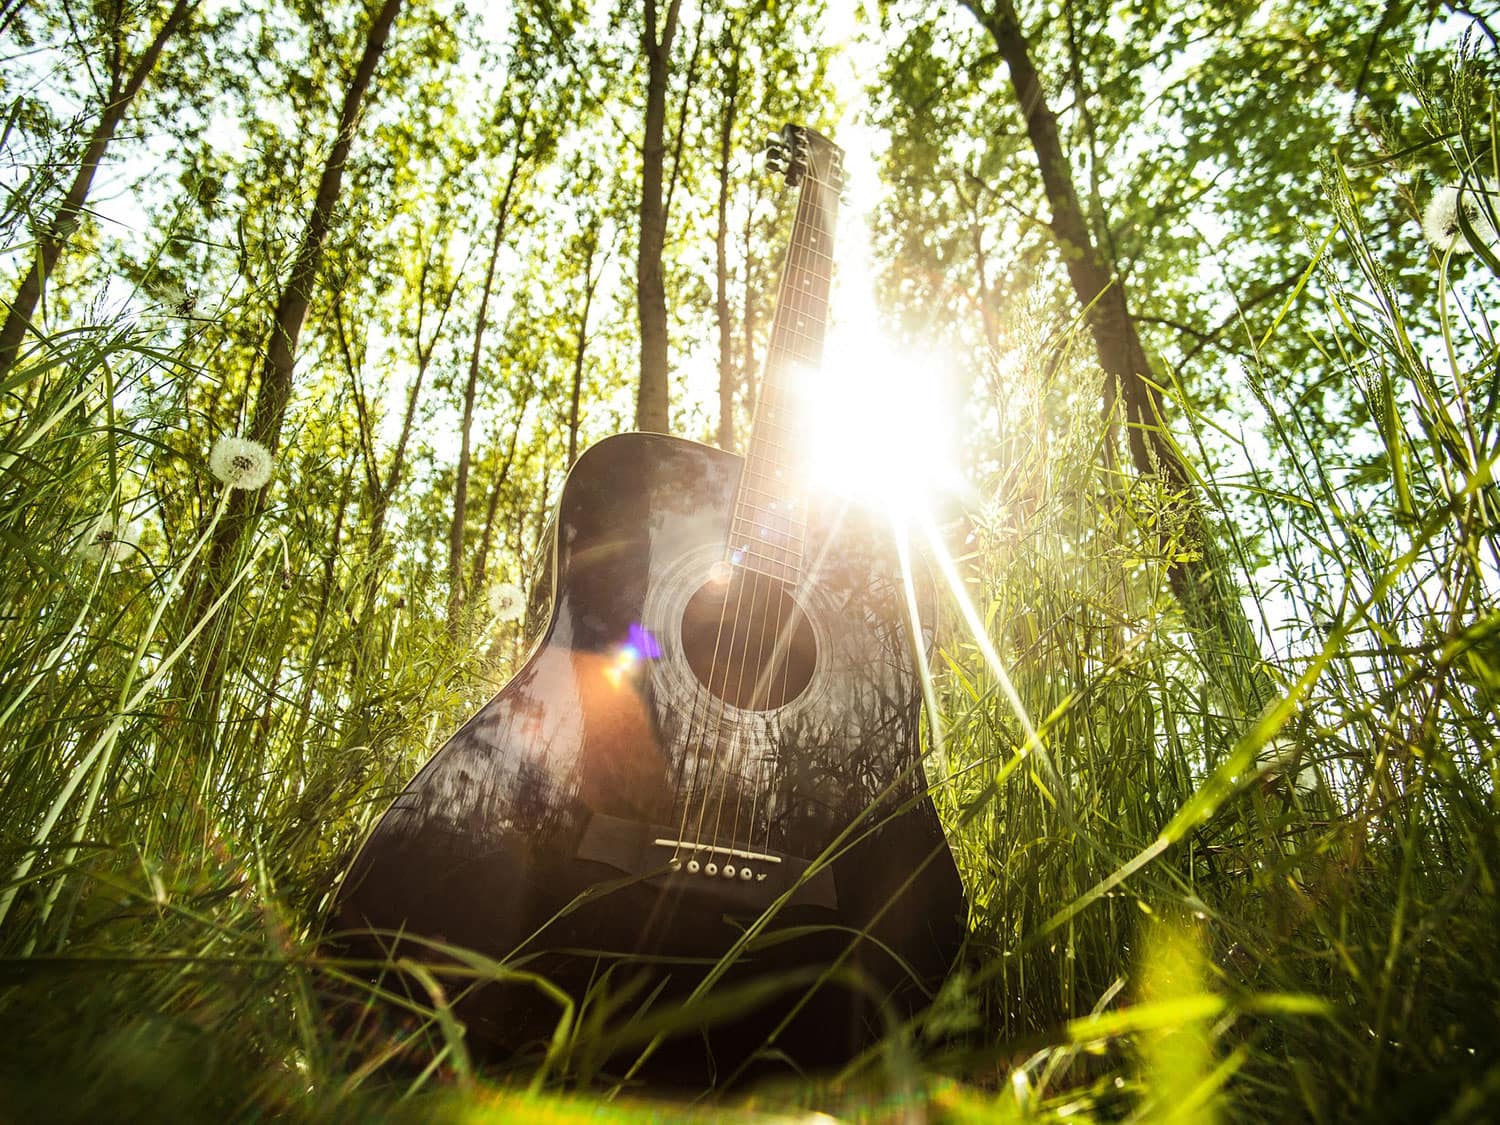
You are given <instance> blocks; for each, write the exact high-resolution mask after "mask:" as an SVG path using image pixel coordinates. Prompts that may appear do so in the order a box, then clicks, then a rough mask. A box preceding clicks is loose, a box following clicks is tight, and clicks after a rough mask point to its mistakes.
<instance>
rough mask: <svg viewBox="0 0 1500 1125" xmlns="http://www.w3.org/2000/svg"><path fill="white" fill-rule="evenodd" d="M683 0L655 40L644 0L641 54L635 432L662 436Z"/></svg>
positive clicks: (651, 11) (652, 16)
mask: <svg viewBox="0 0 1500 1125" xmlns="http://www.w3.org/2000/svg"><path fill="white" fill-rule="evenodd" d="M680 5H681V0H668V3H667V11H666V20H665V23H664V26H663V27H662V30H661V37H660V39H658V38H657V27H656V24H657V20H656V17H657V11H656V7H657V0H646V5H645V28H644V32H643V34H642V36H641V50H642V51H643V52H644V54H645V56H646V123H645V124H646V128H645V139H644V143H643V145H642V148H641V207H640V243H639V248H638V253H637V256H636V282H635V284H636V303H637V308H638V310H639V316H640V324H641V381H640V387H639V390H638V392H637V395H636V404H635V425H636V429H638V430H650V431H653V432H656V433H665V432H666V431H667V428H668V417H667V405H668V398H667V292H666V282H665V280H664V277H663V273H662V261H661V256H662V248H663V246H664V245H665V244H666V233H667V218H666V211H665V208H664V206H663V201H662V165H663V162H664V159H665V156H666V118H667V81H668V78H669V77H670V74H671V61H672V39H673V37H674V35H675V34H676V31H677V12H678V8H679V7H680Z"/></svg>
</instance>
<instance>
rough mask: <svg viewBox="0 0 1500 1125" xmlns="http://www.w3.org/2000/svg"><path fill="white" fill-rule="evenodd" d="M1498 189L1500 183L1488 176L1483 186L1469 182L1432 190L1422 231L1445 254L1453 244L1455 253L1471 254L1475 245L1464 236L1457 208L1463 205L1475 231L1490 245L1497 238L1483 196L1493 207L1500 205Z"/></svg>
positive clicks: (1499, 189) (1470, 224)
mask: <svg viewBox="0 0 1500 1125" xmlns="http://www.w3.org/2000/svg"><path fill="white" fill-rule="evenodd" d="M1497 192H1500V185H1497V184H1496V182H1495V181H1494V180H1492V179H1488V178H1487V179H1485V181H1484V184H1483V186H1482V187H1474V186H1472V185H1470V186H1467V187H1462V188H1461V187H1459V186H1457V185H1455V184H1444V185H1443V186H1442V187H1440V188H1438V189H1437V191H1435V192H1433V193H1432V198H1431V199H1429V200H1428V201H1427V209H1426V210H1425V211H1423V212H1422V233H1423V234H1424V235H1425V236H1426V237H1427V241H1428V242H1430V243H1432V245H1433V246H1434V247H1436V248H1437V249H1438V250H1439V251H1441V252H1443V253H1447V251H1448V250H1449V248H1450V247H1451V248H1452V250H1453V253H1455V254H1467V253H1469V251H1471V250H1473V249H1474V247H1473V246H1471V245H1470V244H1469V240H1468V239H1467V238H1465V237H1464V232H1463V228H1462V227H1461V226H1459V223H1458V209H1459V207H1460V206H1462V207H1463V211H1464V218H1465V219H1466V220H1467V221H1468V224H1469V226H1470V227H1472V228H1473V230H1474V233H1475V234H1476V235H1478V236H1479V238H1480V240H1481V241H1482V242H1483V243H1484V244H1485V245H1486V246H1488V245H1490V244H1491V243H1493V242H1494V241H1495V227H1494V224H1493V223H1491V222H1490V215H1489V211H1490V208H1487V207H1485V205H1484V202H1483V201H1482V200H1481V195H1484V196H1487V197H1488V198H1489V201H1490V205H1491V207H1494V206H1500V196H1497Z"/></svg>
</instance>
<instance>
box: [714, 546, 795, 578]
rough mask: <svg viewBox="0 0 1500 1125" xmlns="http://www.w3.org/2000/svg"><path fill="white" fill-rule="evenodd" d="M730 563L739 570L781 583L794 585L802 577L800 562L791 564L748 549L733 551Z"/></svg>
mask: <svg viewBox="0 0 1500 1125" xmlns="http://www.w3.org/2000/svg"><path fill="white" fill-rule="evenodd" d="M730 561H731V562H732V563H734V565H735V566H737V567H739V568H740V569H741V570H753V571H755V572H756V573H757V574H764V575H766V576H767V577H768V578H779V579H781V580H782V581H783V582H793V583H794V582H797V581H799V580H800V579H801V577H802V565H801V563H800V562H797V563H792V562H787V561H785V560H783V559H773V558H771V557H770V556H769V555H765V554H762V553H761V552H759V551H755V550H751V549H749V548H740V549H739V550H737V551H735V552H734V556H733V557H732V558H731V560H730Z"/></svg>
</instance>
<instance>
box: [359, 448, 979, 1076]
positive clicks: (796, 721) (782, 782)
mask: <svg viewBox="0 0 1500 1125" xmlns="http://www.w3.org/2000/svg"><path fill="white" fill-rule="evenodd" d="M742 465H743V462H742V460H741V459H740V458H739V457H736V456H734V455H732V454H728V453H724V452H721V451H719V450H715V449H711V448H709V447H707V446H703V445H699V444H697V443H693V442H688V441H684V440H681V439H677V438H672V437H667V436H664V435H654V434H622V435H618V436H616V437H613V438H608V439H606V440H604V441H602V442H600V443H599V444H598V445H595V446H594V447H592V448H591V449H590V450H588V451H587V452H586V453H585V454H584V455H583V456H582V457H581V458H580V459H579V460H578V462H577V463H576V464H575V466H574V467H573V470H572V471H571V473H570V474H569V477H568V480H567V483H566V484H565V486H564V489H563V492H562V496H561V498H560V501H559V509H558V518H557V521H556V528H557V530H556V541H555V548H554V549H555V564H554V584H553V591H552V594H553V596H552V598H551V606H550V612H549V614H548V618H547V622H546V625H545V627H544V629H543V630H542V632H541V636H540V639H539V641H538V642H537V643H536V645H535V647H534V648H533V650H532V652H531V654H530V656H529V658H528V659H527V660H526V662H525V663H524V665H523V666H522V667H521V668H520V670H519V671H517V672H516V674H515V675H514V677H513V678H512V679H511V680H510V682H509V683H508V684H507V685H506V686H505V687H504V688H503V689H502V690H501V691H500V692H499V693H498V694H497V695H496V696H494V698H492V699H491V700H490V701H489V702H488V703H487V704H486V705H485V706H484V707H483V708H482V709H481V710H480V711H479V712H478V713H477V714H475V715H474V717H473V718H472V719H470V720H469V721H468V722H467V723H466V724H464V726H463V727H462V728H461V729H460V730H459V731H458V732H457V733H455V734H454V735H453V736H452V737H451V738H450V739H449V740H448V742H447V743H446V744H445V745H444V746H443V747H442V749H440V750H439V751H438V753H437V754H436V755H435V756H434V757H433V758H432V759H431V760H430V761H429V762H428V764H427V765H426V766H425V767H424V768H423V769H422V770H421V771H420V772H419V773H418V774H417V776H416V777H415V778H414V779H413V780H412V782H411V783H410V784H409V785H408V786H407V787H406V789H405V790H404V791H403V792H402V793H401V794H400V795H399V796H398V797H397V798H396V799H395V801H394V802H393V803H392V805H391V807H390V808H389V810H388V811H387V812H386V813H385V815H384V816H383V817H382V818H381V819H380V821H379V822H378V823H377V824H376V826H375V827H374V829H373V830H372V831H371V833H370V834H369V836H368V837H367V838H366V840H365V842H364V844H363V846H362V847H361V849H360V851H359V853H358V855H357V856H356V858H355V861H354V863H353V865H352V866H351V869H350V871H349V874H348V876H347V878H346V880H345V882H344V884H343V886H342V887H341V889H340V891H339V895H338V898H337V904H336V917H337V923H338V925H339V926H340V927H341V928H342V929H344V930H345V931H349V932H358V931H370V930H375V931H380V932H383V933H385V934H392V933H396V932H402V933H406V934H410V935H415V936H417V937H418V938H426V939H431V940H434V941H438V942H442V943H446V944H450V945H454V946H461V947H467V948H470V949H474V950H476V951H479V952H481V953H483V954H485V955H486V956H488V957H490V958H492V959H495V960H506V961H507V963H508V964H511V965H513V966H516V967H527V968H535V969H538V970H539V971H543V972H546V973H547V974H548V975H549V976H553V977H554V978H555V979H557V980H558V982H559V983H561V984H563V986H564V987H567V988H569V989H570V990H572V991H574V992H575V994H581V993H582V992H583V991H584V989H585V988H586V987H587V982H588V981H589V980H590V979H593V978H594V977H596V975H597V973H598V971H599V968H600V966H601V964H602V965H611V964H613V965H621V964H628V965H629V966H630V971H631V972H640V973H644V974H646V975H647V976H648V977H650V979H651V980H653V981H660V980H668V981H669V983H668V987H667V988H666V989H665V991H664V992H663V994H662V997H663V999H664V1000H667V999H670V998H671V997H674V996H675V997H678V998H680V997H681V996H682V995H683V994H685V992H686V991H687V990H688V989H689V988H691V987H692V985H693V984H694V983H695V982H696V981H697V980H699V979H701V974H702V972H703V966H704V965H706V964H711V963H712V962H713V961H714V960H715V959H717V958H718V957H719V956H720V955H721V954H722V953H723V952H724V951H725V950H726V949H728V948H729V946H730V945H731V944H732V943H733V942H734V940H735V938H736V937H737V936H738V935H739V934H740V933H741V932H742V931H743V928H744V926H746V925H747V924H749V923H751V922H753V920H754V919H755V918H756V917H758V916H759V915H761V914H762V912H763V911H764V910H765V909H766V908H767V907H769V906H771V905H772V904H773V903H775V902H780V904H781V905H780V907H779V909H778V910H777V911H776V913H775V915H774V918H773V919H772V922H771V929H772V930H775V929H777V928H781V929H782V931H783V932H786V931H790V930H791V929H793V928H801V929H799V930H798V932H799V934H800V936H798V937H796V938H795V939H793V940H784V941H779V942H774V943H766V944H763V945H761V946H759V947H756V948H752V949H751V950H749V951H748V952H747V953H745V954H744V956H743V958H742V962H741V963H740V964H737V966H736V968H735V971H734V972H733V973H732V974H731V976H730V979H731V980H733V979H740V980H746V979H756V978H757V977H760V978H764V977H766V976H767V975H770V976H772V977H774V976H775V974H777V973H788V972H789V973H793V974H802V975H803V976H804V977H805V975H806V972H807V970H808V969H809V967H812V968H818V967H824V966H828V965H831V964H833V963H835V962H837V961H840V960H841V959H842V962H843V965H844V967H845V968H846V969H852V970H855V971H857V972H858V973H859V974H862V975H863V977H864V978H865V980H866V981H867V982H869V984H870V985H871V986H872V987H871V988H869V989H867V990H866V991H865V992H863V993H861V992H860V991H858V990H853V991H851V990H850V989H847V988H843V987H839V986H837V985H835V984H825V985H824V986H823V987H822V988H820V989H819V990H818V992H817V993H816V995H815V998H814V1002H813V1003H811V1004H810V1005H808V1006H807V1007H806V1008H805V1009H804V1011H803V1013H802V1015H801V1016H799V1017H798V1019H797V1020H796V1021H794V1023H793V1024H792V1026H791V1027H790V1028H789V1029H788V1030H787V1032H786V1033H785V1034H784V1035H783V1036H782V1037H781V1038H780V1039H779V1040H778V1043H779V1045H781V1046H782V1047H783V1048H784V1049H787V1050H788V1051H789V1053H791V1054H792V1055H793V1057H796V1058H798V1059H799V1061H803V1062H805V1063H808V1064H812V1065H816V1064H817V1063H819V1062H833V1061H837V1060H838V1059H841V1058H844V1057H847V1056H848V1054H850V1053H851V1052H853V1051H854V1050H857V1049H858V1048H859V1047H861V1046H863V1045H864V1044H865V1043H867V1042H868V1041H869V1040H870V1039H871V1037H872V1036H873V1035H875V1034H876V1033H878V1031H879V1028H880V1023H881V1013H880V1008H881V1005H882V1003H883V1002H884V1001H885V1000H887V999H893V1000H894V1001H895V1002H896V1004H897V1006H898V1008H902V1009H905V1008H909V1007H910V1006H911V1005H912V1004H914V1003H918V1002H920V1000H921V997H922V995H923V994H924V992H925V991H926V990H930V989H932V988H934V987H935V986H936V985H937V983H939V982H940V981H941V978H942V976H943V974H944V973H945V972H946V970H947V969H948V967H949V965H950V964H951V962H952V959H953V957H954V956H955V954H956V951H957V948H958V945H959V943H960V942H961V939H962V935H963V932H964V927H965V922H964V916H965V911H966V905H965V901H964V898H963V893H962V888H961V885H960V883H959V879H958V875H957V871H956V869H955V867H954V865H953V860H952V857H951V854H950V853H949V851H948V848H947V844H946V842H945V840H944V837H943V834H942V829H941V826H940V824H939V823H938V820H937V816H936V813H935V811H934V809H933V807H932V804H931V801H930V799H929V798H928V797H927V796H926V792H925V790H926V781H925V778H924V775H923V772H922V768H921V763H920V760H919V754H918V745H919V742H918V738H919V734H918V723H919V709H920V693H919V689H918V684H917V682H916V678H915V675H914V672H913V667H912V658H911V651H912V640H911V637H910V635H909V632H908V630H907V627H906V625H905V618H906V613H905V608H904V606H905V597H904V593H903V587H902V580H901V577H900V574H899V571H898V569H897V568H896V564H895V560H894V554H893V551H892V549H891V547H890V545H889V544H888V543H887V542H886V541H885V540H886V536H884V535H883V534H882V533H881V531H880V530H879V529H877V528H875V527H873V526H872V525H871V524H870V522H869V521H868V520H866V519H864V518H862V517H859V516H857V515H855V514H853V513H847V512H840V511H836V510H826V511H824V510H818V511H816V512H815V513H814V514H813V515H814V518H810V519H809V523H808V538H809V542H808V544H807V558H808V560H809V562H808V575H809V576H808V577H807V579H806V580H804V581H803V582H802V583H801V584H800V585H799V586H798V587H797V589H796V592H795V597H796V600H797V603H798V605H799V606H800V608H801V610H802V611H803V614H804V617H805V625H806V640H807V643H808V644H809V645H810V646H811V647H810V649H809V651H810V652H813V653H815V661H814V663H813V665H812V667H811V671H810V674H809V675H808V678H807V680H806V682H805V684H802V685H801V686H800V688H799V690H797V691H796V693H795V695H794V696H790V697H789V698H787V699H786V700H785V701H780V702H778V703H777V705H775V706H769V707H760V708H755V707H743V708H742V707H740V706H736V705H735V704H734V703H731V702H726V701H725V700H724V699H723V698H716V697H715V694H714V693H713V692H711V691H709V690H708V688H707V687H705V685H704V683H703V682H702V679H701V677H700V676H699V675H697V674H695V671H694V665H693V661H692V659H691V651H690V649H691V646H692V638H691V636H690V635H685V630H684V617H685V615H687V616H688V617H689V619H690V618H691V613H692V611H691V609H690V607H691V606H692V605H694V604H695V603H694V601H693V599H694V596H695V594H698V593H699V592H700V591H702V590H703V589H704V587H705V583H707V582H709V581H711V575H712V573H713V570H714V565H715V562H716V561H717V560H718V559H720V558H722V555H723V551H724V545H725V542H726V536H727V533H728V526H729V520H730V513H731V510H732V507H733V503H734V497H735V491H736V487H737V485H738V482H739V476H740V472H741V469H742ZM721 694H722V693H721ZM741 702H743V701H741ZM673 844H675V845H676V846H671V845H673ZM825 853H828V854H831V856H832V858H831V862H826V861H825V862H819V860H820V857H823V856H824V855H825ZM689 866H691V867H692V868H693V870H689ZM710 868H713V870H712V872H710V870H709V869H710ZM601 885H609V886H612V887H613V888H614V889H611V890H609V891H607V893H600V891H599V889H598V888H600V887H601ZM580 903H581V904H580ZM861 934H862V935H863V936H862V937H861V936H857V935H861ZM556 950H571V951H574V952H570V953H556V952H549V951H556ZM401 952H402V953H404V954H406V955H410V956H418V955H420V949H419V948H418V947H417V946H416V945H415V944H413V943H408V945H407V947H405V948H403V949H402V950H401ZM682 959H688V961H692V962H696V963H697V964H696V967H695V966H694V965H692V964H687V963H685V962H684V961H683V960H682ZM653 963H654V964H655V965H656V968H654V969H653V968H649V967H643V966H651V965H652V964H653ZM653 974H654V975H653ZM795 995H796V994H793V996H795ZM788 1006H789V1005H788V1004H787V1001H786V1000H785V999H782V1000H781V1001H780V1002H779V1004H778V1003H776V1002H773V1003H771V1004H769V1005H768V1006H766V1007H765V1008H763V1009H762V1010H761V1011H760V1012H758V1013H756V1014H754V1015H749V1016H747V1017H746V1018H745V1019H743V1020H740V1021H738V1022H737V1023H736V1024H735V1025H731V1026H730V1027H727V1028H721V1029H719V1030H718V1031H716V1032H715V1034H714V1036H713V1037H711V1042H710V1049H711V1050H716V1051H718V1052H720V1054H721V1055H722V1056H726V1057H727V1056H729V1055H731V1054H733V1053H735V1052H737V1051H739V1050H741V1049H746V1050H748V1049H753V1046H754V1045H755V1042H758V1037H761V1036H763V1035H764V1034H765V1033H766V1032H767V1031H769V1029H770V1028H771V1027H773V1026H775V1025H776V1023H777V1022H778V1021H779V1018H780V1011H781V1009H782V1008H785V1007H788ZM459 1010H460V1014H461V1015H462V1016H464V1018H466V1019H467V1020H468V1021H469V1025H470V1031H471V1036H472V1037H473V1039H474V1040H475V1042H477V1043H480V1044H490V1045H493V1047H494V1049H495V1050H496V1051H509V1050H513V1049H515V1048H516V1047H517V1046H519V1045H521V1044H524V1043H526V1042H528V1041H532V1040H536V1039H539V1038H544V1037H545V1036H546V1035H547V1034H548V1033H549V1032H550V1028H551V1022H550V1019H549V1017H548V1016H547V1015H546V1009H545V1005H543V1006H542V1007H541V1008H538V1006H537V1005H536V1004H535V1002H534V998H532V999H525V998H522V997H521V996H520V995H519V994H518V992H517V990H516V989H513V988H508V987H501V986H498V985H487V986H485V987H483V988H480V989H478V990H477V991H474V992H472V993H470V994H469V995H468V996H466V998H465V999H464V1001H463V1002H462V1003H461V1004H460V1005H459ZM551 1018H555V1016H553V1017H551ZM752 1041H754V1042H752ZM742 1043H747V1044H749V1046H748V1047H743V1048H742V1046H741V1044H742ZM694 1049H697V1048H694Z"/></svg>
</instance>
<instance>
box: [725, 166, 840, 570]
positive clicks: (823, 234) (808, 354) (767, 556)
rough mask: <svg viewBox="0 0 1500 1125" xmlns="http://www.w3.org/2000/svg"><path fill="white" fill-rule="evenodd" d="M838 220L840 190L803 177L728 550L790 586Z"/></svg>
mask: <svg viewBox="0 0 1500 1125" xmlns="http://www.w3.org/2000/svg"><path fill="white" fill-rule="evenodd" d="M837 218H838V192H837V191H836V190H834V189H833V188H831V187H830V186H829V185H828V184H827V183H825V182H823V181H822V180H821V179H820V178H818V177H815V176H808V177H807V178H806V179H804V180H803V181H802V188H801V194H800V196H799V198H798V201H797V218H796V222H795V223H794V225H793V227H792V238H791V243H790V245H789V246H788V248H787V256H786V264H785V265H784V266H783V268H782V273H781V287H780V290H779V296H778V297H777V301H776V316H775V320H774V321H773V322H772V326H771V347H770V351H769V352H768V353H767V355H766V365H765V371H764V373H763V374H762V376H761V385H760V394H759V396H758V397H757V399H756V404H755V418H754V421H753V422H752V424H751V430H750V441H749V444H748V446H747V450H746V455H745V469H744V475H743V477H742V478H741V481H740V488H739V493H738V496H737V497H736V500H735V508H734V518H733V521H732V523H731V525H730V536H729V544H728V547H727V550H726V558H727V559H728V561H729V562H731V563H733V564H735V565H737V566H741V567H745V568H747V569H750V570H755V571H758V572H760V573H762V574H766V575H769V576H770V577H772V578H779V579H781V580H783V581H787V582H795V581H797V580H798V579H799V578H800V577H801V574H802V566H803V561H804V559H803V536H804V531H805V528H806V511H807V505H806V498H805V495H804V484H803V479H802V478H803V474H802V472H801V457H800V454H801V452H802V444H803V443H802V441H801V440H800V439H801V434H800V432H799V430H798V429H797V426H796V419H797V418H798V417H799V414H800V412H799V411H798V410H797V409H796V403H795V401H794V397H793V396H794V395H795V393H796V387H797V385H798V384H799V383H800V382H802V381H803V380H805V379H806V378H807V377H809V376H810V375H811V373H812V372H814V371H815V370H816V369H817V368H818V366H819V365H820V364H821V363H822V361H823V340H824V337H825V336H826V334H827V329H828V298H829V291H830V289H831V286H832V281H833V232H834V226H835V223H836V221H837Z"/></svg>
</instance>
